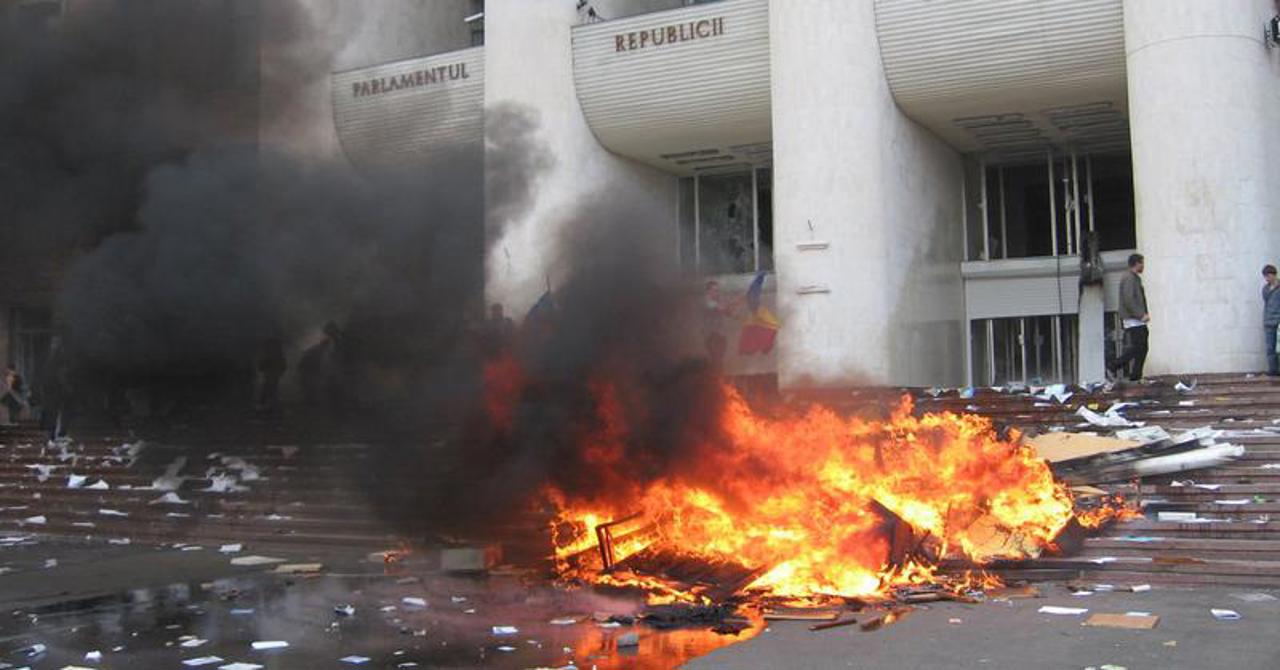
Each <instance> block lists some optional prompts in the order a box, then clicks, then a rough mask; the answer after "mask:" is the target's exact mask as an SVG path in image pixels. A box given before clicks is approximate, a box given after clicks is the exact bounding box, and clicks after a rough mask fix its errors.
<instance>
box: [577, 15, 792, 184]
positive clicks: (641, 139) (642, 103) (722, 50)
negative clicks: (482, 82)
mask: <svg viewBox="0 0 1280 670" xmlns="http://www.w3.org/2000/svg"><path fill="white" fill-rule="evenodd" d="M703 22H710V23H703ZM700 26H701V27H702V32H703V33H715V34H708V35H706V36H703V37H698V36H697V34H696V33H697V31H698V28H699V27H700ZM716 26H719V28H718V29H717V28H716ZM673 30H674V31H675V32H674V33H673V32H672V31H673ZM672 35H677V36H678V39H677V40H676V41H675V42H674V43H673V42H671V41H670V40H669V39H668V37H670V36H672ZM690 35H692V36H693V37H692V38H690V39H680V38H685V37H688V36H690ZM641 40H643V42H642V41H641ZM659 40H660V41H661V42H662V43H661V44H655V42H656V41H659ZM573 64H574V82H575V85H576V87H577V92H578V99H579V101H580V102H581V104H582V110H583V112H584V114H585V115H586V118H587V121H588V123H589V124H590V126H591V129H592V132H594V133H595V134H596V137H597V138H598V139H599V141H600V143H601V144H603V145H604V146H605V147H607V148H609V149H610V150H612V151H614V152H616V153H619V154H622V155H624V156H630V157H633V158H636V159H638V160H641V161H644V162H646V163H649V164H652V165H655V166H658V167H660V168H662V169H665V170H668V171H671V172H675V173H677V174H685V175H688V174H693V172H694V170H695V169H697V168H698V167H700V166H701V167H707V166H714V165H718V164H731V163H738V164H741V163H743V162H748V163H754V162H758V160H757V159H754V158H753V157H752V155H751V154H753V153H756V152H753V151H752V150H751V149H748V148H745V147H743V145H759V144H762V143H767V142H769V141H770V140H771V137H772V133H771V122H770V74H769V73H770V66H769V3H768V1H767V0H723V2H715V3H709V4H705V5H698V6H692V7H687V8H683V9H674V10H668V11H663V12H654V13H651V14H644V15H640V16H634V17H630V18H626V19H618V20H614V21H604V22H599V23H592V24H586V25H582V26H578V27H576V28H574V29H573ZM735 147H738V149H735ZM753 148H758V147H753ZM711 149H714V150H716V151H715V152H714V153H706V154H703V155H701V156H687V155H686V156H671V154H682V153H687V152H692V151H699V150H711ZM664 156H667V157H665V158H664Z"/></svg>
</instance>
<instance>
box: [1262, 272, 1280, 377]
mask: <svg viewBox="0 0 1280 670" xmlns="http://www.w3.org/2000/svg"><path fill="white" fill-rule="evenodd" d="M1262 278H1263V279H1265V280H1266V282H1267V283H1265V284H1263V285H1262V330H1263V333H1264V334H1265V336H1266V343H1267V374H1268V375H1271V376H1272V377H1276V376H1280V357H1278V356H1276V328H1277V327H1280V279H1276V266H1274V265H1268V266H1266V267H1264V268H1262Z"/></svg>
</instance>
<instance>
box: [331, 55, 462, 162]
mask: <svg viewBox="0 0 1280 670" xmlns="http://www.w3.org/2000/svg"><path fill="white" fill-rule="evenodd" d="M402 84H403V85H402ZM333 112H334V124H335V126H336V127H337V131H338V138H339V139H340V140H341V142H342V147H343V150H344V151H345V152H346V154H347V157H348V158H350V159H351V161H352V162H353V163H356V164H357V165H362V164H373V163H387V162H402V161H414V160H420V159H422V158H424V157H426V156H429V155H430V154H431V153H432V152H433V151H445V150H452V149H455V148H457V147H459V146H468V145H473V146H474V147H475V150H476V151H480V150H481V148H482V140H483V136H484V49H483V48H482V47H476V48H472V49H463V50H461V51H451V52H448V53H443V54H436V55H434V56H428V57H425V58H414V59H411V60H404V61H398V62H395V63H387V64H384V65H377V66H374V67H368V68H361V69H358V70H349V71H347V72H339V73H337V74H334V75H333Z"/></svg>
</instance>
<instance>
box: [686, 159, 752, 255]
mask: <svg viewBox="0 0 1280 670" xmlns="http://www.w3.org/2000/svg"><path fill="white" fill-rule="evenodd" d="M751 179H752V177H751V173H750V172H747V173H742V174H732V175H715V176H704V177H701V178H700V179H699V180H698V184H699V185H698V213H699V221H698V240H699V250H700V251H699V253H700V255H701V258H700V260H701V268H702V273H703V274H747V273H751V272H753V271H754V270H755V249H754V245H755V223H754V221H753V220H752V212H753V209H754V208H753V205H752V202H751Z"/></svg>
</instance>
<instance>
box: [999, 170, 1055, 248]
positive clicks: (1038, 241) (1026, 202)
mask: <svg viewBox="0 0 1280 670" xmlns="http://www.w3.org/2000/svg"><path fill="white" fill-rule="evenodd" d="M1001 172H1002V173H1003V178H1004V215H1005V233H1006V234H1007V235H1008V237H1009V239H1008V240H1007V245H1008V246H1007V251H1008V253H1007V256H1006V257H1007V258H1027V257H1031V256H1050V255H1052V254H1053V237H1052V233H1051V230H1052V228H1051V225H1050V212H1049V169H1048V165H1047V164H1046V163H1043V162H1040V163H1034V164H1030V165H1008V166H1005V167H1003V168H1002V169H1001Z"/></svg>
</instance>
